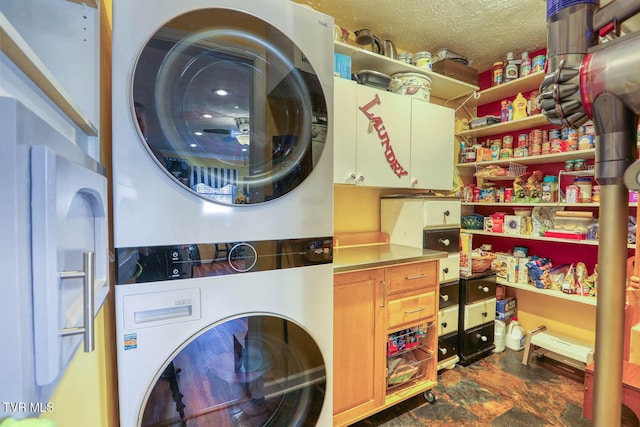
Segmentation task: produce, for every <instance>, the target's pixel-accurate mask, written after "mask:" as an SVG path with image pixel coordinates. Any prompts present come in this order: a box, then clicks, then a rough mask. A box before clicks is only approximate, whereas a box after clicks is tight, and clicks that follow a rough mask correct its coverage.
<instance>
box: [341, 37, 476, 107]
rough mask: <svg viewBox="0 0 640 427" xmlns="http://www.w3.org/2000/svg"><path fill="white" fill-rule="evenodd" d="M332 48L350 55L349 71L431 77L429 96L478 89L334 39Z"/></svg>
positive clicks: (442, 96)
mask: <svg viewBox="0 0 640 427" xmlns="http://www.w3.org/2000/svg"><path fill="white" fill-rule="evenodd" d="M333 48H334V51H335V52H336V53H340V54H342V55H347V56H350V57H351V72H352V73H357V72H358V71H362V70H374V71H378V72H380V73H384V74H386V75H388V76H391V75H393V74H395V73H406V72H411V73H420V74H426V75H428V76H429V77H430V78H431V96H432V97H435V98H440V99H444V100H446V101H450V100H454V99H458V98H462V97H463V96H465V95H469V94H472V93H474V92H475V91H477V90H478V86H475V85H472V84H469V83H465V82H461V81H459V80H456V79H452V78H451V77H447V76H444V75H442V74H439V73H436V72H434V71H431V70H425V69H424V68H418V67H416V66H414V65H411V64H407V63H406V62H402V61H398V60H397V59H391V58H388V57H386V56H383V55H380V54H377V53H374V52H371V51H368V50H364V49H361V48H359V47H357V46H352V45H350V44H347V43H342V42H339V41H335V42H334V43H333Z"/></svg>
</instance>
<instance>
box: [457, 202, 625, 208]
mask: <svg viewBox="0 0 640 427" xmlns="http://www.w3.org/2000/svg"><path fill="white" fill-rule="evenodd" d="M462 206H506V207H510V206H532V207H536V206H562V207H567V208H597V207H599V206H600V204H599V203H597V202H592V203H562V202H535V203H534V202H532V203H525V202H522V203H519V202H510V203H500V202H462ZM629 206H632V205H631V204H629ZM633 206H635V205H633Z"/></svg>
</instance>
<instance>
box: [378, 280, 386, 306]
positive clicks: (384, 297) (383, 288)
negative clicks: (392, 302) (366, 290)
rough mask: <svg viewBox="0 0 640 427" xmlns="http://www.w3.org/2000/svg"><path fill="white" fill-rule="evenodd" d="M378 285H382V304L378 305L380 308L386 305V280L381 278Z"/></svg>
mask: <svg viewBox="0 0 640 427" xmlns="http://www.w3.org/2000/svg"><path fill="white" fill-rule="evenodd" d="M380 285H381V287H382V305H381V306H380V308H382V307H384V306H385V305H387V282H385V281H384V280H381V281H380Z"/></svg>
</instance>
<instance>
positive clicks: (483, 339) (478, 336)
mask: <svg viewBox="0 0 640 427" xmlns="http://www.w3.org/2000/svg"><path fill="white" fill-rule="evenodd" d="M476 338H478V339H480V341H484V342H486V341H487V337H486V336H485V335H480V334H477V335H476Z"/></svg>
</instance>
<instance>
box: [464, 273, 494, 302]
mask: <svg viewBox="0 0 640 427" xmlns="http://www.w3.org/2000/svg"><path fill="white" fill-rule="evenodd" d="M460 287H461V291H462V292H463V294H464V303H465V304H469V303H472V302H474V301H478V300H481V299H485V298H494V297H495V296H496V275H495V274H491V275H488V276H480V277H470V278H464V279H460Z"/></svg>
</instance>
